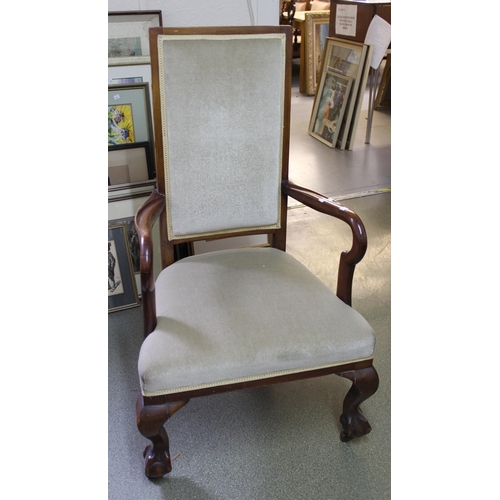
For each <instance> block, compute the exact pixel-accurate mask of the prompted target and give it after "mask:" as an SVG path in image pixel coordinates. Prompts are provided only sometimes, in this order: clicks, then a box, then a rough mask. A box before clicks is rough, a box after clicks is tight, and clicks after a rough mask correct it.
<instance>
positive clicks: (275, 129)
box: [158, 33, 285, 240]
mask: <svg viewBox="0 0 500 500" xmlns="http://www.w3.org/2000/svg"><path fill="white" fill-rule="evenodd" d="M158 51H159V65H160V68H159V73H160V92H161V100H162V103H161V109H162V125H163V131H162V133H163V137H164V159H165V190H166V199H167V224H168V235H169V239H170V240H174V239H178V238H181V237H193V236H194V237H196V236H200V235H202V236H209V235H214V234H218V233H220V232H223V231H227V230H229V231H233V232H238V231H242V230H247V229H257V228H277V227H279V213H280V182H281V167H282V165H281V162H282V156H281V155H282V143H283V142H282V141H283V137H282V134H283V106H284V92H285V88H284V83H285V66H284V61H285V57H284V51H285V35H284V34H278V33H277V34H267V35H259V34H252V35H246V36H243V37H242V36H241V35H239V37H238V38H235V37H232V36H231V35H193V36H186V35H183V36H175V35H160V36H159V37H158ZM200 81H201V82H202V84H203V85H202V88H203V92H200V90H199V89H200ZM208 97H210V98H208ZM215 188H216V189H215Z"/></svg>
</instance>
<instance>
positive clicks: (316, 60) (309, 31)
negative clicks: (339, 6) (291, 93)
mask: <svg viewBox="0 0 500 500" xmlns="http://www.w3.org/2000/svg"><path fill="white" fill-rule="evenodd" d="M304 24H305V32H304V44H305V52H304V55H305V65H306V67H305V69H306V72H305V74H306V89H305V90H306V94H307V95H314V94H315V93H316V88H317V86H318V82H319V80H320V78H321V58H322V56H323V49H324V47H325V42H326V38H327V37H328V30H329V28H330V12H329V11H324V12H322V11H320V12H306V13H305V15H304Z"/></svg>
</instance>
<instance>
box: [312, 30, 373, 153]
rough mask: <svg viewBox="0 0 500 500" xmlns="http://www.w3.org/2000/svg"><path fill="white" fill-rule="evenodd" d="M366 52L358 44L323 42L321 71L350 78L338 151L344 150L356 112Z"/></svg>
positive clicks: (346, 41) (363, 47)
mask: <svg viewBox="0 0 500 500" xmlns="http://www.w3.org/2000/svg"><path fill="white" fill-rule="evenodd" d="M367 52H368V46H367V45H365V44H363V43H359V42H351V41H348V40H341V39H339V38H333V37H329V38H327V39H326V42H325V54H324V60H323V67H322V71H323V72H325V71H331V72H333V73H337V74H340V75H344V76H347V77H349V78H352V91H351V94H350V99H349V102H348V103H347V108H346V111H345V113H344V118H343V123H342V124H341V127H340V131H339V136H338V140H337V144H336V145H337V147H339V148H340V149H345V146H346V141H347V137H348V133H349V129H350V126H351V121H352V118H353V115H354V114H355V112H356V105H357V96H358V90H359V89H360V84H361V82H362V79H363V71H364V68H365V61H366V56H367ZM365 84H366V82H365ZM363 91H364V88H363Z"/></svg>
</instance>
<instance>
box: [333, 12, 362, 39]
mask: <svg viewBox="0 0 500 500" xmlns="http://www.w3.org/2000/svg"><path fill="white" fill-rule="evenodd" d="M357 17H358V6H357V5H344V4H340V5H337V17H336V19H335V34H336V35H346V36H356V20H357Z"/></svg>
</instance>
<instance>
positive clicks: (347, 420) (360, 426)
mask: <svg viewBox="0 0 500 500" xmlns="http://www.w3.org/2000/svg"><path fill="white" fill-rule="evenodd" d="M340 423H341V424H342V427H343V428H344V430H343V431H342V432H341V433H340V440H341V441H342V442H343V443H347V442H348V441H350V440H351V439H354V438H357V437H361V436H364V435H365V434H368V433H369V432H370V431H371V430H372V428H371V425H370V424H369V423H368V420H366V418H365V417H364V416H363V415H361V413H359V412H358V413H357V414H356V415H349V416H346V415H345V414H342V415H341V416H340Z"/></svg>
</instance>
